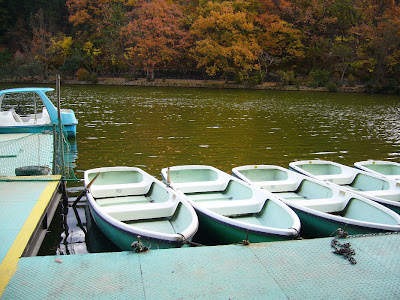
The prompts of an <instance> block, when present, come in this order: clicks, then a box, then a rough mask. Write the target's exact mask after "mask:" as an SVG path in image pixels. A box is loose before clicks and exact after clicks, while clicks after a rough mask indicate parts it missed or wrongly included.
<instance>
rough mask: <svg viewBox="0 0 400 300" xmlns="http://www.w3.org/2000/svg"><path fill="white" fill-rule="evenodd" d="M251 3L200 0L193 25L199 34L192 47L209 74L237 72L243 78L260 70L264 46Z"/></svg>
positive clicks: (194, 30)
mask: <svg viewBox="0 0 400 300" xmlns="http://www.w3.org/2000/svg"><path fill="white" fill-rule="evenodd" d="M251 4H252V2H249V1H244V0H231V1H209V2H205V1H202V2H201V3H200V6H199V9H198V18H197V19H196V20H195V21H194V23H193V25H192V27H191V33H192V34H193V36H194V37H195V44H194V47H193V48H192V49H191V50H192V53H193V55H194V57H195V59H196V60H197V67H199V68H201V67H204V68H205V70H206V73H207V74H208V75H210V76H215V75H217V74H225V75H228V74H232V73H234V74H236V76H238V77H239V79H240V80H242V79H245V78H247V77H248V76H249V74H250V73H251V72H252V71H253V70H259V68H260V66H259V65H258V63H257V58H258V56H259V54H260V53H261V48H260V46H259V44H258V42H257V30H256V27H255V25H254V17H255V16H254V12H252V11H251Z"/></svg>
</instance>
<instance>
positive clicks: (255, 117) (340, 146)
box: [41, 86, 400, 255]
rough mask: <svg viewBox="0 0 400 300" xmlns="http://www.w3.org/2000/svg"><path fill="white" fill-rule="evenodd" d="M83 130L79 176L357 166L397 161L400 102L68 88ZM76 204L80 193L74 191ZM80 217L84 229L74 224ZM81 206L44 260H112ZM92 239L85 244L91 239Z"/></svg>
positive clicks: (65, 92)
mask: <svg viewBox="0 0 400 300" xmlns="http://www.w3.org/2000/svg"><path fill="white" fill-rule="evenodd" d="M61 98H62V106H63V107H65V108H72V109H73V110H74V111H75V113H76V116H77V118H78V120H79V125H78V133H77V138H76V141H71V142H72V143H73V144H76V148H77V158H76V161H75V164H76V167H75V172H76V176H77V177H78V178H83V172H84V170H87V169H91V168H97V167H104V166H138V167H141V168H143V169H144V170H145V171H147V172H148V173H150V174H152V175H154V176H156V177H158V178H159V179H160V178H161V176H160V170H161V169H162V168H164V167H167V166H172V165H182V164H206V165H212V166H215V167H217V168H219V169H221V170H223V171H226V172H230V171H231V169H232V168H233V167H235V166H240V165H246V164H275V165H280V166H283V167H288V164H289V162H291V161H294V160H303V159H327V160H333V161H336V162H339V163H343V164H347V165H352V164H353V163H354V162H356V161H360V160H366V159H384V160H396V161H398V160H399V158H400V122H399V121H400V114H399V112H400V97H399V96H390V95H368V94H340V93H313V92H277V91H259V90H234V89H232V90H219V89H195V88H193V89H188V88H158V87H153V88H151V87H128V86H123V87H117V86H62V97H61ZM68 186H69V188H68V191H69V196H70V197H71V198H70V202H71V203H72V202H73V200H74V199H75V198H74V197H76V196H77V195H78V194H79V193H80V191H82V183H72V184H71V183H69V184H68ZM76 214H78V215H79V216H80V219H81V222H82V224H78V222H77V218H76ZM87 222H88V223H89V225H90V219H88V220H87V221H86V216H85V209H84V202H80V203H79V206H78V209H77V210H76V212H74V211H73V210H72V209H69V211H68V214H67V216H66V217H63V214H62V212H61V210H59V211H58V214H57V215H56V216H55V219H54V220H53V223H52V226H51V228H50V233H49V234H48V236H47V238H46V243H45V244H44V246H43V247H42V249H41V254H50V255H51V254H81V253H87V252H97V251H113V250H116V249H115V248H114V247H113V246H112V245H110V244H109V242H108V241H107V240H106V239H105V238H104V237H103V236H102V235H101V234H100V233H99V232H98V230H97V228H96V227H93V226H89V227H90V228H89V230H88V231H87V226H86V225H87ZM86 231H87V234H85V233H86Z"/></svg>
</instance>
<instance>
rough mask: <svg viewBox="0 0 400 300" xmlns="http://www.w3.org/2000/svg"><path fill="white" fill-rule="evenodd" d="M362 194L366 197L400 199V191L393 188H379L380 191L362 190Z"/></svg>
mask: <svg viewBox="0 0 400 300" xmlns="http://www.w3.org/2000/svg"><path fill="white" fill-rule="evenodd" d="M361 194H362V195H365V196H366V197H382V198H385V199H398V200H396V201H399V200H400V192H399V191H392V190H378V191H361Z"/></svg>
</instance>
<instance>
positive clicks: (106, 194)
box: [90, 180, 151, 198]
mask: <svg viewBox="0 0 400 300" xmlns="http://www.w3.org/2000/svg"><path fill="white" fill-rule="evenodd" d="M150 186H151V180H143V181H141V182H137V183H122V184H106V185H96V184H93V185H92V186H91V188H90V192H91V194H92V195H93V197H94V198H111V197H121V196H136V195H144V194H146V193H147V192H148V191H149V190H150Z"/></svg>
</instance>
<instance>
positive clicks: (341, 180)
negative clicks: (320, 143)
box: [289, 160, 400, 213]
mask: <svg viewBox="0 0 400 300" xmlns="http://www.w3.org/2000/svg"><path fill="white" fill-rule="evenodd" d="M289 166H290V168H292V169H293V170H295V171H297V172H299V173H302V174H304V175H307V176H310V177H313V178H316V179H320V180H324V181H326V182H328V183H329V184H333V185H336V186H340V187H341V188H343V189H346V190H348V191H352V192H354V193H356V194H359V195H361V196H364V197H366V198H368V199H371V200H374V201H376V202H378V203H380V204H382V205H385V206H386V207H389V208H390V209H392V210H394V211H395V212H397V213H400V183H399V182H397V181H395V180H393V179H389V178H385V177H383V176H381V175H376V174H372V173H368V172H365V171H362V170H360V169H356V168H352V167H349V166H345V165H342V164H339V163H336V162H332V161H327V160H302V161H296V162H291V163H290V164H289Z"/></svg>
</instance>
